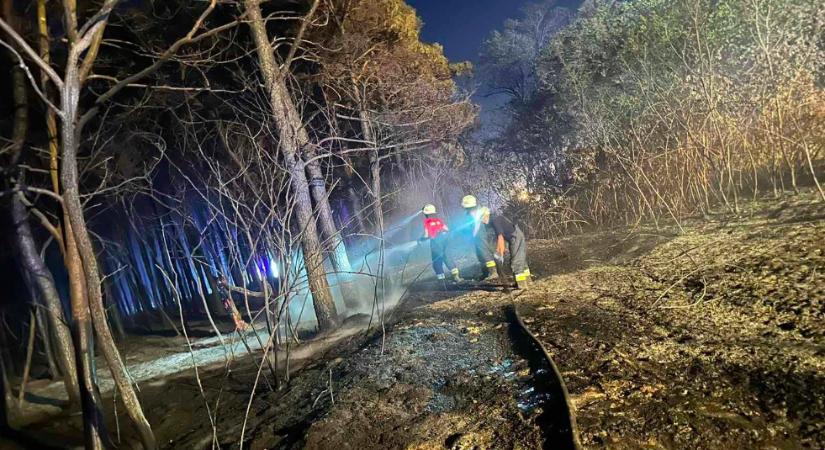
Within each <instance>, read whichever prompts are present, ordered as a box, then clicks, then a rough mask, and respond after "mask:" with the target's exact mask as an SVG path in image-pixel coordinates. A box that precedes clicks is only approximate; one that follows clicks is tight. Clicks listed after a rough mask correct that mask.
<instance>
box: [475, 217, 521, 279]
mask: <svg viewBox="0 0 825 450" xmlns="http://www.w3.org/2000/svg"><path fill="white" fill-rule="evenodd" d="M478 215H479V217H480V219H481V222H482V223H483V224H484V225H486V226H488V227H489V228H492V230H493V232H494V233H495V241H494V243H495V249H496V250H495V251H496V253H495V258H496V259H497V260H499V261H503V260H504V250H505V245H509V246H510V268H511V269H512V271H513V275H514V276H515V278H516V287H517V288H519V289H526V288H527V285H528V284H529V283H530V278H531V275H530V268H529V267H527V240H526V239H525V238H524V233H522V232H521V229H520V228H519V227H518V225H516V224H515V223H514V222H513V221H512V220H510V219H508V218H507V217H504V216H502V215H498V214H496V215H492V214H491V213H490V210H489V209H488V208H485V207H481V208H479V211H478Z"/></svg>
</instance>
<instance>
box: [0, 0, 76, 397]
mask: <svg viewBox="0 0 825 450" xmlns="http://www.w3.org/2000/svg"><path fill="white" fill-rule="evenodd" d="M10 7H11V2H5V3H4V8H3V9H4V13H5V14H4V15H5V16H6V17H7V19H8V20H9V22H10V23H11V25H12V26H14V20H13V19H14V18H13V17H12V14H11V9H10ZM12 83H13V95H14V108H15V109H14V130H13V136H12V148H11V152H10V153H11V154H12V161H16V160H17V159H18V158H19V157H20V154H21V152H22V150H23V143H24V141H25V139H26V134H27V133H28V121H29V117H28V109H29V107H28V98H27V96H26V83H27V82H26V76H25V74H24V73H23V69H22V68H20V67H16V68H15V69H14V70H13V71H12ZM10 209H11V217H12V223H13V224H14V230H15V239H14V241H15V245H16V247H17V250H18V255H19V258H20V264H21V268H22V269H23V270H24V271H25V272H26V273H27V274H28V277H26V279H27V281H30V282H31V283H33V284H34V285H35V286H32V287H33V288H34V287H36V291H39V292H40V294H41V295H42V298H43V301H44V302H45V303H46V307H47V309H48V313H49V322H50V324H51V329H52V330H53V331H54V336H55V343H56V344H57V349H56V350H57V353H58V359H59V364H60V369H61V371H62V372H63V381H64V384H65V386H66V392H67V394H68V396H69V400H70V402H71V403H73V404H77V402H78V401H79V399H80V396H79V390H78V382H77V375H76V373H75V361H74V356H73V353H72V350H73V349H72V339H71V334H70V332H69V329H68V327H67V326H66V321H65V317H64V315H63V305H62V304H61V302H60V296H59V295H58V293H57V289H56V288H55V284H54V278H53V277H52V274H51V272H50V271H49V269H48V268H47V267H46V264H45V263H44V262H43V259H42V258H41V257H40V254H39V253H38V252H37V245H36V244H35V241H34V236H33V235H32V231H31V226H30V224H29V221H28V213H27V211H26V208H25V206H24V205H23V203H22V201H21V199H20V198H19V197H18V196H17V195H12V196H11V202H10ZM32 291H35V289H32Z"/></svg>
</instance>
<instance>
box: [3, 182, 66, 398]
mask: <svg viewBox="0 0 825 450" xmlns="http://www.w3.org/2000/svg"><path fill="white" fill-rule="evenodd" d="M11 216H12V220H13V223H14V227H15V245H16V246H17V251H18V254H19V255H20V265H21V268H22V269H23V270H25V271H26V272H27V273H28V274H29V277H28V279H29V280H31V282H32V283H33V284H34V285H35V286H36V288H37V291H38V292H40V295H41V297H42V298H43V301H44V303H45V304H46V308H47V310H48V316H49V325H50V328H51V330H52V331H53V333H54V341H55V344H56V345H55V348H54V350H55V353H56V356H57V361H58V364H59V367H60V371H61V372H62V373H63V383H64V384H65V385H66V392H67V393H68V394H69V400H70V401H71V402H72V403H77V402H78V401H79V400H80V395H79V391H78V384H77V383H78V382H77V374H76V372H75V370H76V368H75V358H74V351H73V349H72V336H71V332H70V331H69V327H68V326H66V319H65V316H64V315H63V305H62V304H61V302H60V295H59V294H58V293H57V289H56V288H55V284H54V278H53V277H52V273H51V272H50V271H49V269H48V268H47V267H46V264H45V263H44V262H43V260H42V259H41V258H40V254H38V253H37V247H36V246H35V242H34V237H33V236H32V232H31V227H30V225H29V222H28V219H27V216H28V214H27V212H26V207H25V206H23V203H22V202H21V201H20V199H18V198H16V197H13V198H12V201H11Z"/></svg>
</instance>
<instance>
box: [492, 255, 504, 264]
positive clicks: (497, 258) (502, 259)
mask: <svg viewBox="0 0 825 450" xmlns="http://www.w3.org/2000/svg"><path fill="white" fill-rule="evenodd" d="M493 258H494V259H495V260H496V262H498V263H500V264H502V263H504V255H499V254H498V253H496V254H494V255H493Z"/></svg>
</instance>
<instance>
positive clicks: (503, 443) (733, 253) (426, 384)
mask: <svg viewBox="0 0 825 450" xmlns="http://www.w3.org/2000/svg"><path fill="white" fill-rule="evenodd" d="M823 219H825V205H823V204H821V203H816V202H814V201H813V197H808V196H798V197H794V198H793V199H792V200H784V201H767V202H762V203H759V204H756V205H753V206H752V207H751V209H749V210H746V211H743V212H742V213H741V214H739V215H730V214H720V215H718V216H712V217H705V218H702V219H701V220H698V219H697V220H695V221H686V222H685V223H683V224H682V227H681V228H682V229H679V227H677V226H668V227H661V228H659V229H650V228H645V227H640V228H637V229H621V230H613V231H610V232H601V233H592V234H587V235H582V236H575V237H571V238H568V239H562V240H558V241H538V240H534V241H531V242H530V250H529V251H530V260H531V269H532V271H533V273H534V274H536V275H537V278H538V280H537V281H536V282H535V283H534V286H533V287H532V288H531V289H530V290H528V291H526V292H516V293H513V294H512V295H510V294H506V293H503V292H501V290H499V289H495V288H487V289H476V287H475V286H467V287H465V289H468V290H444V289H443V287H442V286H440V285H437V284H433V283H432V282H423V283H421V282H420V283H418V284H416V285H415V286H414V287H413V289H411V290H410V292H409V294H408V295H407V296H406V297H405V299H404V300H403V301H402V304H401V306H400V307H399V308H398V309H397V310H396V312H395V313H393V315H391V316H390V317H388V318H387V319H388V320H387V322H386V329H385V331H386V332H382V330H380V328H379V329H376V328H375V327H373V328H372V329H373V332H372V333H363V332H359V333H349V334H346V333H344V335H342V337H340V338H339V339H337V340H336V341H334V342H330V343H329V345H326V346H324V347H322V348H321V349H320V350H318V351H317V352H316V353H314V354H313V355H312V357H311V358H309V359H307V361H310V362H309V363H306V364H304V365H303V366H302V367H300V368H293V369H294V370H293V375H292V377H291V380H290V381H289V382H288V383H287V384H285V386H284V387H283V388H282V389H280V390H277V391H272V390H270V389H269V385H268V384H267V380H265V376H266V371H263V372H259V371H258V366H257V365H255V364H254V362H253V361H251V360H249V359H246V360H242V361H237V362H236V363H235V365H234V366H233V367H232V370H231V371H229V370H226V368H225V367H219V368H211V369H207V368H204V370H201V371H199V373H198V374H197V375H198V377H197V378H195V377H194V376H193V373H192V371H191V370H190V371H187V372H184V373H181V374H178V375H176V376H167V377H164V378H162V379H154V380H151V381H148V382H144V383H142V385H141V388H142V390H141V394H140V396H141V399H142V401H143V403H144V406H145V410H146V411H147V415H148V417H149V420H150V422H151V423H152V425H153V427H154V429H155V431H156V433H157V435H158V437H159V438H160V440H161V442H162V443H163V446H164V447H166V448H210V447H212V446H213V445H212V444H215V445H214V446H215V447H220V448H235V447H237V446H238V445H239V443H241V442H243V445H244V448H310V449H316V448H318V449H326V448H332V449H339V448H340V449H345V448H352V449H372V448H375V449H378V448H382V449H383V448H405V449H438V448H448V449H473V448H475V449H499V448H504V449H508V448H512V449H516V448H524V449H528V448H540V447H541V442H542V439H543V434H542V430H541V429H540V427H539V426H538V424H537V423H538V422H537V417H538V414H539V413H540V408H537V407H536V402H535V398H532V397H531V396H532V395H533V394H532V390H531V387H532V386H531V380H532V378H531V377H532V374H531V373H530V370H529V369H528V367H527V363H526V361H525V360H523V359H522V355H521V354H520V353H519V352H518V349H516V348H514V347H513V345H512V342H511V341H510V339H509V337H508V335H507V333H506V326H505V325H504V323H505V320H504V317H503V315H502V308H503V307H505V306H506V305H508V304H511V303H515V305H516V307H517V308H518V309H519V311H520V312H521V313H522V315H523V316H524V317H525V321H526V322H527V323H528V326H529V327H530V328H531V329H532V330H533V331H534V333H535V334H536V335H537V336H538V338H539V339H540V340H541V341H542V343H543V345H544V346H545V347H546V348H547V349H548V350H549V352H550V353H551V354H552V356H553V358H554V360H555V362H556V364H557V365H558V366H559V367H560V369H561V371H562V373H563V375H564V377H565V379H566V382H567V386H568V389H569V391H570V394H571V396H572V399H573V402H574V404H575V407H576V415H577V418H578V424H579V429H580V432H581V438H582V442H583V444H584V446H585V447H588V448H597V447H610V448H678V449H694V448H708V449H710V448H714V449H715V448H743V449H751V448H823V447H825V404H824V403H823V402H825V339H824V336H823V335H824V334H825V320H823V319H825V317H823V315H825V312H823V301H825V281H824V280H823V278H822V277H823V275H822V274H823V273H825V220H823ZM360 320H363V318H361V319H360ZM362 325H363V324H362ZM256 380H257V382H256ZM252 386H257V388H256V389H255V390H254V395H252V396H251V395H250V392H253V390H252ZM108 402H110V403H109V404H113V403H111V398H110V399H109V400H108ZM110 412H111V411H110ZM118 412H119V414H118V417H119V420H118V421H117V422H115V421H114V420H113V417H114V415H113V414H110V415H109V416H110V417H109V419H110V420H109V428H110V432H111V434H112V435H113V436H118V434H117V431H118V430H119V431H120V437H121V439H122V440H124V441H125V442H129V441H130V439H131V438H132V436H131V434H130V431H129V426H128V423H127V420H128V419H126V418H125V416H124V415H123V414H122V409H121V410H119V411H118ZM30 430H34V431H37V432H38V433H40V435H41V436H49V435H51V436H56V437H59V438H60V439H62V440H63V441H62V442H64V443H66V442H73V443H75V444H77V443H79V442H80V441H79V436H80V434H79V430H80V423H79V420H78V417H77V416H76V415H71V414H68V415H66V416H65V417H63V418H61V420H51V421H49V422H47V423H41V424H39V425H37V426H34V427H32V428H31V429H30Z"/></svg>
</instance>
